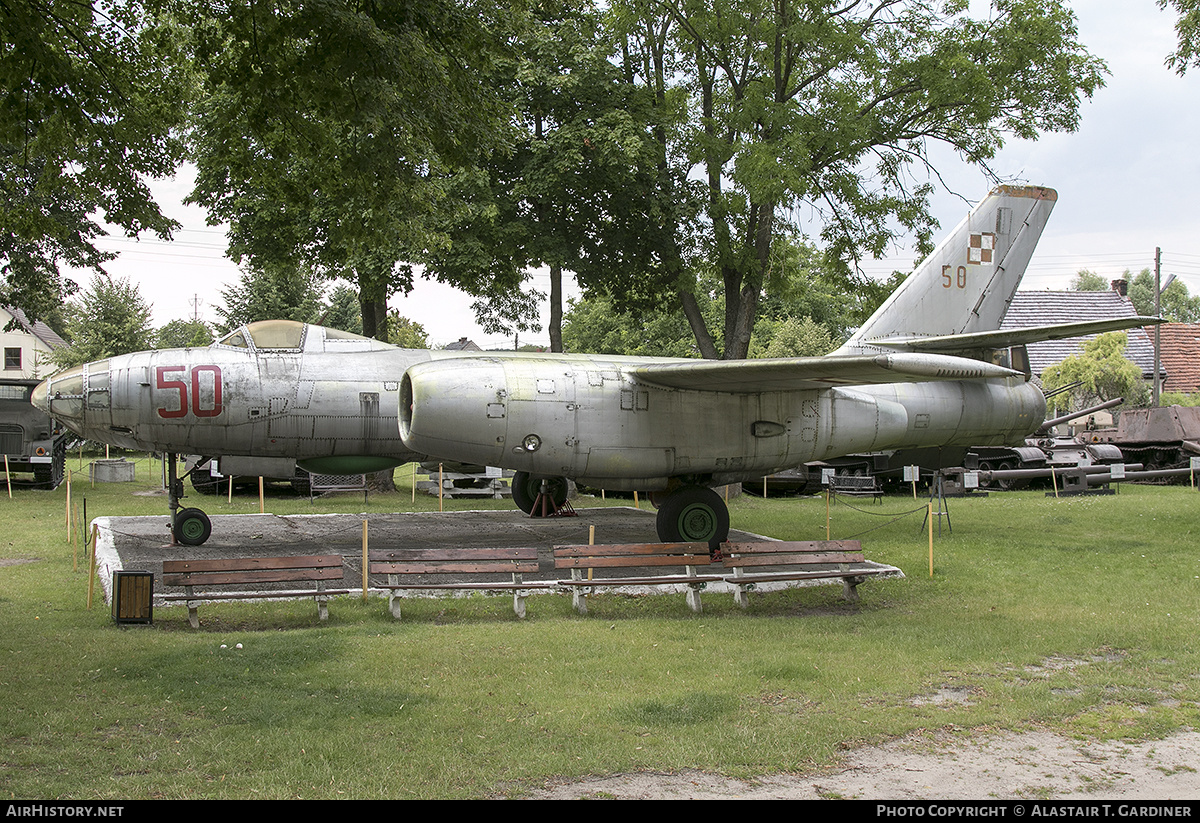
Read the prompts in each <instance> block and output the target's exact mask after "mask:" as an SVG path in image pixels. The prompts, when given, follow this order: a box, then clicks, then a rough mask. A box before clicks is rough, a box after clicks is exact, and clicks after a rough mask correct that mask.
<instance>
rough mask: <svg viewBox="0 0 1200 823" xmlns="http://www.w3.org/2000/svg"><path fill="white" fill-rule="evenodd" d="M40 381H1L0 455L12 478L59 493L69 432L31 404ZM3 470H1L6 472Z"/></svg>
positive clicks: (10, 379)
mask: <svg viewBox="0 0 1200 823" xmlns="http://www.w3.org/2000/svg"><path fill="white" fill-rule="evenodd" d="M40 382H41V381H40V380H26V379H21V378H0V453H2V454H3V455H4V456H5V458H6V459H7V462H8V471H9V476H10V478H11V477H12V476H13V475H15V474H31V475H33V476H32V478H18V479H16V482H17V483H20V484H21V485H33V486H36V487H37V488H42V489H56V488H58V484H59V483H61V482H62V481H63V477H64V475H65V466H66V458H67V441H68V438H69V437H71V434H70V432H68V431H67V430H66V429H65V428H63V427H62V426H60V425H58V422H57V421H56V420H54V419H53V418H51V417H48V416H47V415H46V414H45V413H44V412H42V411H40V410H38V409H37V408H35V407H34V406H33V405H31V404H30V402H29V398H30V395H32V393H33V390H34V388H35V387H36V386H37V385H38V384H39V383H40ZM3 468H4V467H3V466H0V469H3Z"/></svg>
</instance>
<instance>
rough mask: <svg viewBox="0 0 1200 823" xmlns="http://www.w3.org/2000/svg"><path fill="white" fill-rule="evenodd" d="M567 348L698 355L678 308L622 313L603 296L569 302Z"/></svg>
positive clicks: (641, 354)
mask: <svg viewBox="0 0 1200 823" xmlns="http://www.w3.org/2000/svg"><path fill="white" fill-rule="evenodd" d="M562 336H563V347H564V349H565V350H566V351H570V352H581V353H588V354H618V355H631V356H636V357H698V356H699V352H697V351H696V340H695V338H693V337H692V333H691V330H690V329H689V328H688V324H687V320H686V319H684V317H683V315H682V314H681V313H680V312H678V311H672V310H670V309H667V308H664V309H662V310H660V311H657V312H639V313H631V312H621V311H618V310H617V309H616V307H615V306H613V304H612V301H610V300H609V299H608V298H606V297H602V296H599V295H596V296H592V297H588V298H586V299H583V300H571V301H568V304H567V311H566V313H565V315H564V317H563V334H562Z"/></svg>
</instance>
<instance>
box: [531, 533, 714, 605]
mask: <svg viewBox="0 0 1200 823" xmlns="http://www.w3.org/2000/svg"><path fill="white" fill-rule="evenodd" d="M710 562H711V560H710V558H709V553H708V544H707V543H629V544H617V545H600V546H555V547H554V568H555V569H570V570H571V579H570V580H560V581H558V585H559V586H563V587H568V588H570V589H571V590H572V592H573V597H572V604H573V605H574V606H575V610H576V611H577V612H579V613H580V614H587V601H586V599H585V597H586V594H587V590H589V589H592V588H597V587H601V586H664V585H677V584H683V585H686V586H687V587H688V589H687V603H688V606H690V607H691V609H692V611H694V612H698V611H700V590H701V589H703V588H704V586H705V585H706V584H708V583H713V582H716V581H719V580H721V578H722V576H723V575H721V574H700V573H698V572H697V569H704V568H707V567H708V566H709V564H710ZM618 568H625V569H646V570H654V571H663V570H670V569H676V570H682V572H677V573H674V574H655V575H646V576H629V577H599V578H597V577H593V576H592V572H593V571H594V570H597V569H599V570H601V571H607V570H611V569H618ZM584 570H587V575H588V576H587V577H585V576H584Z"/></svg>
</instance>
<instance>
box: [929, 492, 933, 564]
mask: <svg viewBox="0 0 1200 823" xmlns="http://www.w3.org/2000/svg"><path fill="white" fill-rule="evenodd" d="M929 576H930V577H933V501H932V500H931V501H929Z"/></svg>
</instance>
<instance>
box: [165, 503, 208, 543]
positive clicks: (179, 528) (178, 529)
mask: <svg viewBox="0 0 1200 823" xmlns="http://www.w3.org/2000/svg"><path fill="white" fill-rule="evenodd" d="M171 533H172V534H174V535H175V541H176V542H177V543H182V544H183V545H185V546H199V545H200V544H202V543H203V542H204V541H205V540H208V538H209V537H210V536H211V535H212V521H211V520H209V519H208V515H207V514H205V513H204V512H202V511H200V509H180V510H179V512H178V513H177V514H176V515H175V521H174V525H173V526H172V527H171Z"/></svg>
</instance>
